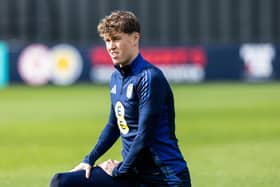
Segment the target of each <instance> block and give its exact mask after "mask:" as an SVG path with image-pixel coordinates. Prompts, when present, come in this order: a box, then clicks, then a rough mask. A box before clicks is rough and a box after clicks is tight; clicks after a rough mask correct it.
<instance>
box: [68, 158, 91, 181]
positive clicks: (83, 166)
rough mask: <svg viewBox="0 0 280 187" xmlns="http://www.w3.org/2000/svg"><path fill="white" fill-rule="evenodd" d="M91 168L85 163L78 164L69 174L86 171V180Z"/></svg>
mask: <svg viewBox="0 0 280 187" xmlns="http://www.w3.org/2000/svg"><path fill="white" fill-rule="evenodd" d="M91 168H92V166H91V165H89V164H87V163H83V162H82V163H80V164H79V165H77V166H76V167H74V168H73V169H72V170H71V172H74V171H80V170H85V171H86V178H87V179H88V178H89V177H90V171H91Z"/></svg>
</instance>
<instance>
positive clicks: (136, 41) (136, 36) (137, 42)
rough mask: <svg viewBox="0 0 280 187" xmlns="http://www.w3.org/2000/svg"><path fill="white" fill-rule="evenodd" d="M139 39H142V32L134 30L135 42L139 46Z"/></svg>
mask: <svg viewBox="0 0 280 187" xmlns="http://www.w3.org/2000/svg"><path fill="white" fill-rule="evenodd" d="M139 40H140V33H139V32H134V33H133V42H134V43H133V44H134V46H138V45H139Z"/></svg>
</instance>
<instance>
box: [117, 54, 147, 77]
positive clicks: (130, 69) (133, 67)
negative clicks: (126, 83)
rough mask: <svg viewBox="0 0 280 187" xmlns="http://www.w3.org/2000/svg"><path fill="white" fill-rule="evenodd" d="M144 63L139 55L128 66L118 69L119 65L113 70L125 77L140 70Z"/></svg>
mask: <svg viewBox="0 0 280 187" xmlns="http://www.w3.org/2000/svg"><path fill="white" fill-rule="evenodd" d="M143 62H144V59H143V57H142V56H141V54H140V53H139V54H138V55H137V57H136V58H135V59H134V60H133V61H132V62H131V63H130V64H129V65H126V66H123V67H120V66H119V65H115V68H116V69H117V70H118V71H119V72H120V73H121V75H122V76H124V77H126V76H129V75H131V74H135V73H137V72H139V71H141V69H142V65H141V64H143Z"/></svg>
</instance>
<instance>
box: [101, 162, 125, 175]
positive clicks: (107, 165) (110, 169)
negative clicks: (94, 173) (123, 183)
mask: <svg viewBox="0 0 280 187" xmlns="http://www.w3.org/2000/svg"><path fill="white" fill-rule="evenodd" d="M119 163H120V162H119V161H117V160H111V159H110V160H107V161H105V162H103V163H101V164H99V165H98V166H99V167H101V168H102V169H103V170H104V171H105V172H106V173H107V174H108V175H110V176H112V172H113V169H114V168H115V167H117V166H118V165H119Z"/></svg>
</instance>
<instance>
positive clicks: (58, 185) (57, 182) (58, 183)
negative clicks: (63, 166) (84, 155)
mask: <svg viewBox="0 0 280 187" xmlns="http://www.w3.org/2000/svg"><path fill="white" fill-rule="evenodd" d="M50 187H66V179H65V177H63V174H61V173H58V174H55V175H54V176H53V178H52V180H51V184H50Z"/></svg>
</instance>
